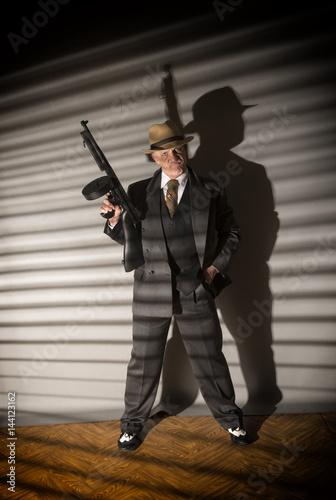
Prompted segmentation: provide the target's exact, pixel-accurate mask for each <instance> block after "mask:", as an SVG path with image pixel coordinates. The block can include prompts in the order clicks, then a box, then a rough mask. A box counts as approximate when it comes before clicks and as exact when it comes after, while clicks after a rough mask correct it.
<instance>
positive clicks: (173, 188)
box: [166, 179, 179, 218]
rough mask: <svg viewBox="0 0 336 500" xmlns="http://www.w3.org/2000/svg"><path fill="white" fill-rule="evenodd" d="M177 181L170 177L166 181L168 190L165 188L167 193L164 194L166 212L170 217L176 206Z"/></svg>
mask: <svg viewBox="0 0 336 500" xmlns="http://www.w3.org/2000/svg"><path fill="white" fill-rule="evenodd" d="M178 185H179V182H178V181H177V180H176V179H172V180H170V181H169V182H168V190H167V195H166V205H167V208H168V212H169V215H170V218H172V217H173V215H174V212H175V210H176V207H177V188H178Z"/></svg>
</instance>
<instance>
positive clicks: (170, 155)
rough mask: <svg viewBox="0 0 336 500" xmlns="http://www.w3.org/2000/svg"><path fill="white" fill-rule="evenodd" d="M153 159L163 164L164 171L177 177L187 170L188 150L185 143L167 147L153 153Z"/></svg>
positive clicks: (173, 177)
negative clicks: (171, 147) (170, 147)
mask: <svg viewBox="0 0 336 500" xmlns="http://www.w3.org/2000/svg"><path fill="white" fill-rule="evenodd" d="M152 158H153V160H154V161H155V162H156V163H157V164H158V165H160V166H161V168H162V171H163V172H164V173H165V174H166V175H168V177H170V179H176V177H178V176H179V175H181V174H183V172H185V171H186V170H187V152H186V147H185V145H183V146H178V147H176V148H173V149H165V150H164V151H157V152H155V153H152Z"/></svg>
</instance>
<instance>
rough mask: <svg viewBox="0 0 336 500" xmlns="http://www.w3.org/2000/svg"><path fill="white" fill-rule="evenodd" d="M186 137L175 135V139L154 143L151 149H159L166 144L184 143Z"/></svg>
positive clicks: (170, 138)
mask: <svg viewBox="0 0 336 500" xmlns="http://www.w3.org/2000/svg"><path fill="white" fill-rule="evenodd" d="M183 139H184V137H182V135H174V136H173V137H168V138H167V139H164V140H163V141H159V142H154V143H153V144H151V147H150V148H151V149H159V148H160V146H163V145H164V144H169V143H170V142H174V141H181V140H182V141H183Z"/></svg>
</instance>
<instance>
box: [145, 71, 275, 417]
mask: <svg viewBox="0 0 336 500" xmlns="http://www.w3.org/2000/svg"><path fill="white" fill-rule="evenodd" d="M168 69H169V68H168ZM163 83H164V87H163V88H164V95H163V97H164V98H165V99H166V107H167V112H166V114H167V118H169V119H171V120H173V121H174V122H175V123H176V124H177V125H178V126H179V128H180V129H181V130H183V132H184V133H185V134H195V133H197V134H198V135H199V139H200V144H199V147H198V149H197V150H196V152H195V154H194V156H193V157H192V158H190V159H189V160H188V165H189V166H190V167H192V168H193V169H194V170H195V171H196V172H197V173H198V174H199V175H201V176H203V177H206V178H209V179H212V180H216V181H217V182H219V183H221V184H224V185H225V187H226V191H227V195H228V200H229V204H230V205H231V206H232V208H233V211H234V214H235V217H236V220H237V222H238V224H239V225H240V227H241V235H242V240H241V244H240V247H239V250H238V252H237V254H236V255H235V257H234V259H233V261H232V264H231V266H230V269H229V275H230V277H231V279H232V284H231V285H230V286H228V287H227V288H225V289H224V290H223V291H222V292H221V294H220V295H219V296H218V297H217V299H216V304H217V307H218V309H219V310H220V312H221V315H222V318H223V321H224V323H225V325H226V327H227V329H228V330H229V332H230V333H231V335H232V337H233V339H234V341H235V342H236V346H237V350H238V355H239V362H240V367H241V370H242V374H243V377H244V381H245V385H246V389H247V392H248V400H247V402H246V404H245V405H244V407H243V411H244V414H245V415H270V414H272V413H273V412H274V411H275V409H276V404H277V403H278V402H279V401H280V400H281V399H282V395H281V391H280V390H279V388H278V386H277V383H276V370H275V364H274V358H273V350H272V293H271V290H270V287H269V267H268V261H269V259H270V257H271V254H272V251H273V248H274V244H275V241H276V236H277V231H278V228H279V220H278V216H277V213H276V211H275V207H274V199H273V192H272V186H271V183H270V181H269V179H268V177H267V174H266V170H265V168H264V167H263V166H262V165H259V164H257V163H254V162H252V161H249V160H246V159H244V158H242V157H240V156H238V155H237V154H235V153H234V152H232V149H233V148H234V147H236V146H238V144H240V143H241V142H242V141H243V139H244V131H245V123H244V119H243V112H244V111H245V110H246V109H247V108H249V107H250V106H243V105H242V104H241V103H240V100H239V98H238V95H237V93H236V92H235V91H234V90H233V89H232V88H230V87H223V88H219V89H215V90H213V91H210V92H208V93H206V94H204V95H202V96H201V97H200V98H199V99H197V101H196V102H195V103H194V105H193V108H192V111H193V117H194V119H193V121H192V122H190V123H188V124H187V125H185V126H183V124H182V123H181V120H180V117H179V112H178V103H177V98H176V92H175V91H174V85H173V79H172V74H171V72H170V71H168V76H167V78H166V79H165V80H164V82H163ZM224 352H225V351H224ZM231 366H232V365H231ZM197 393H198V387H197V383H196V380H195V378H194V377H193V374H192V371H191V366H190V362H189V360H188V358H187V355H186V353H185V350H184V347H183V343H182V340H181V337H180V335H179V332H178V329H177V327H176V325H175V326H174V328H173V334H172V337H171V339H170V340H169V341H168V343H167V349H166V354H165V360H164V366H163V374H162V393H161V400H160V404H159V405H158V407H156V409H154V411H153V413H154V414H155V412H156V411H158V410H164V411H166V412H167V413H169V414H177V413H180V412H181V411H183V410H184V409H186V408H187V407H189V406H190V405H191V404H192V403H193V402H194V401H195V399H196V397H197Z"/></svg>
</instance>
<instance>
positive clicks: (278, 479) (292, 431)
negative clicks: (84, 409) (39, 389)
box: [0, 414, 336, 500]
mask: <svg viewBox="0 0 336 500" xmlns="http://www.w3.org/2000/svg"><path fill="white" fill-rule="evenodd" d="M245 424H246V427H247V428H248V430H249V432H250V433H251V435H252V436H254V438H255V440H254V442H253V443H252V444H251V445H249V446H243V447H239V446H234V445H233V444H232V442H231V439H230V436H229V435H228V433H227V432H226V431H224V430H223V429H221V428H220V427H219V426H218V424H217V423H216V422H215V420H214V419H213V418H212V417H209V416H206V417H170V418H167V419H165V420H163V421H162V422H161V423H159V425H155V424H153V423H151V425H150V426H149V428H150V427H152V428H151V430H150V431H149V432H148V434H147V437H146V439H145V441H144V443H143V444H142V446H141V447H140V448H139V449H138V450H137V451H135V452H132V453H121V452H120V451H119V450H118V448H117V444H116V442H117V439H118V437H119V434H120V431H119V422H115V421H111V422H98V423H81V424H63V425H51V426H39V427H21V428H18V429H17V431H16V436H17V441H16V443H17V444H16V471H15V472H16V491H15V493H12V492H9V491H8V490H7V486H8V485H7V484H6V480H7V478H6V474H7V473H8V472H9V465H8V463H7V457H8V449H7V443H8V440H7V430H6V429H2V435H1V451H2V460H1V465H0V473H1V481H2V482H1V486H0V488H1V490H0V497H1V498H3V499H7V498H11V499H14V500H21V499H22V500H23V499H25V500H40V499H41V500H54V499H64V500H77V499H80V500H84V499H90V500H91V499H93V500H100V499H101V500H109V499H113V500H124V499H125V500H126V499H127V500H183V499H189V500H192V499H193V500H201V499H203V500H205V499H206V500H250V499H260V498H263V499H267V500H301V499H304V500H307V499H308V500H316V499H317V498H323V499H324V500H329V499H331V498H333V499H334V498H336V487H335V483H336V481H335V479H336V478H335V469H336V467H335V466H336V441H335V436H336V432H335V431H336V414H300V415H272V416H269V417H263V416H253V417H245Z"/></svg>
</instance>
